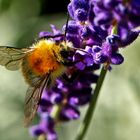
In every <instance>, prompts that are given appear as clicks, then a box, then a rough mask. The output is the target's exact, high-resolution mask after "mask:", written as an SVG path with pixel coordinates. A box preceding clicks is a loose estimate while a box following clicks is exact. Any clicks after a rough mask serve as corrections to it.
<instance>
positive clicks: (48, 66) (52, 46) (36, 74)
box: [0, 39, 73, 126]
mask: <svg viewBox="0 0 140 140" xmlns="http://www.w3.org/2000/svg"><path fill="white" fill-rule="evenodd" d="M72 47H73V46H72V44H71V43H69V42H67V41H62V42H61V43H56V42H55V41H54V40H53V39H40V40H39V41H37V42H36V43H34V44H33V45H32V46H31V47H29V48H23V49H20V48H12V47H7V46H1V47H0V65H2V66H5V67H6V68H7V69H8V70H12V71H14V70H18V69H21V71H22V73H23V76H24V78H25V81H26V82H27V83H28V85H29V87H28V89H27V92H26V96H25V108H24V116H25V119H24V125H25V126H28V125H29V124H30V122H31V120H32V119H33V118H34V116H35V114H36V111H37V109H38V105H39V101H40V99H41V95H42V92H43V90H44V89H45V88H46V87H47V88H49V87H50V86H51V85H52V83H53V82H54V80H55V79H56V78H57V77H59V76H61V75H62V74H63V73H64V72H65V71H66V69H67V67H66V66H65V65H66V62H67V60H66V57H67V54H68V53H69V51H70V49H71V48H72Z"/></svg>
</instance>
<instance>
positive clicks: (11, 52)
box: [0, 46, 29, 70]
mask: <svg viewBox="0 0 140 140" xmlns="http://www.w3.org/2000/svg"><path fill="white" fill-rule="evenodd" d="M27 51H29V49H20V48H12V47H7V46H0V65H2V66H5V67H6V68H7V69H8V70H17V69H19V64H20V62H21V59H22V58H23V57H24V56H25V55H26V52H27Z"/></svg>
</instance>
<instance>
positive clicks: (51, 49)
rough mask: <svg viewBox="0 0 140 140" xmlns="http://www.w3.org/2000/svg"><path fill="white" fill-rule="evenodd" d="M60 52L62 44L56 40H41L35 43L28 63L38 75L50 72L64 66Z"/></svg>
mask: <svg viewBox="0 0 140 140" xmlns="http://www.w3.org/2000/svg"><path fill="white" fill-rule="evenodd" d="M56 54H57V55H58V56H56ZM59 54H60V46H59V45H57V44H55V42H54V41H51V40H40V41H39V42H38V43H36V44H34V46H33V51H32V52H31V53H30V54H29V55H28V58H27V60H28V64H29V66H30V67H31V69H32V70H33V72H35V73H36V74H37V75H44V74H48V73H50V72H54V71H57V70H58V69H59V68H61V67H62V64H61V63H60V62H59V61H60V59H61V57H60V56H59ZM57 57H59V58H57Z"/></svg>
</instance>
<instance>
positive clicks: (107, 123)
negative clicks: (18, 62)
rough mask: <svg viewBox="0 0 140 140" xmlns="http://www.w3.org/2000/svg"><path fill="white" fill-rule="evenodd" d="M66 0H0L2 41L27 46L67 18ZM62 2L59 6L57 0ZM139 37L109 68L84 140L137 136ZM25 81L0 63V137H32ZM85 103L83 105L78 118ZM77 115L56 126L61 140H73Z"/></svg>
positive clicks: (122, 139)
mask: <svg viewBox="0 0 140 140" xmlns="http://www.w3.org/2000/svg"><path fill="white" fill-rule="evenodd" d="M68 2H69V1H66V0H59V1H57V0H0V45H9V46H14V47H28V46H30V45H31V43H32V42H33V41H34V39H36V38H37V37H38V33H39V32H40V31H47V30H49V31H50V26H49V25H50V24H55V25H56V26H57V27H58V28H60V29H61V27H62V25H63V24H64V23H66V20H67V11H66V7H67V4H68ZM60 4H61V5H60ZM139 46H140V40H139V39H137V41H136V42H135V43H133V45H131V46H129V47H128V48H126V49H125V50H122V53H123V54H124V57H125V62H124V63H123V64H122V65H120V66H114V67H113V70H112V71H111V72H108V74H107V76H106V80H105V83H104V86H103V89H102V91H101V94H100V96H99V100H98V104H97V108H96V111H95V115H94V118H93V121H92V123H91V125H90V130H89V132H88V134H87V137H86V138H85V140H139V139H140V133H139V130H140V61H139V60H140V55H139V54H140V48H139ZM26 89H27V84H26V83H25V82H24V79H23V77H22V75H21V72H20V71H14V72H12V71H8V70H6V69H5V68H4V67H1V66H0V140H32V139H34V138H31V137H30V135H29V133H28V129H27V128H24V127H23V104H24V96H25V93H26ZM85 110H86V107H83V108H81V112H82V117H81V119H82V118H83V115H84V113H85ZM80 121H81V120H78V121H73V122H69V123H64V124H62V125H59V126H57V128H56V129H57V131H58V134H59V138H60V139H59V140H74V137H75V135H76V132H77V129H78V126H79V123H80Z"/></svg>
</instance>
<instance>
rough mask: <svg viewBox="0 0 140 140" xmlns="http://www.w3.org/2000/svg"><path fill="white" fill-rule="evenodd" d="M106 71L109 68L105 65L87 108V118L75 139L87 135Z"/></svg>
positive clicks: (79, 139)
mask: <svg viewBox="0 0 140 140" xmlns="http://www.w3.org/2000/svg"><path fill="white" fill-rule="evenodd" d="M106 72H107V70H105V69H104V67H103V68H102V70H101V73H100V76H99V79H98V81H97V84H96V87H95V90H94V93H93V94H92V97H91V101H90V104H89V108H88V110H87V113H86V115H85V118H84V120H83V122H82V124H81V126H80V129H79V131H78V134H77V137H76V139H75V140H83V139H84V136H85V134H86V132H87V130H88V128H89V124H90V122H91V119H92V116H93V113H94V111H95V106H96V102H97V99H98V96H99V93H100V89H101V87H102V84H103V81H104V78H105V75H106Z"/></svg>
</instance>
